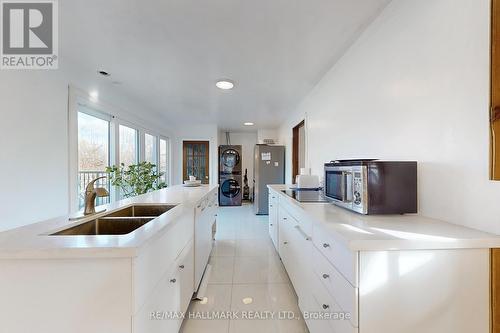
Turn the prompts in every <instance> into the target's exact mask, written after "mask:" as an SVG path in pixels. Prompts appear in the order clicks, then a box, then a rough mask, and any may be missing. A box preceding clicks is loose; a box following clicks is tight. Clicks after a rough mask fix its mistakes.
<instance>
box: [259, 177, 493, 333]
mask: <svg viewBox="0 0 500 333" xmlns="http://www.w3.org/2000/svg"><path fill="white" fill-rule="evenodd" d="M268 188H269V234H270V237H271V239H272V241H273V243H274V244H275V247H276V249H277V250H278V252H279V255H280V257H281V259H282V261H283V264H284V266H285V268H286V270H287V273H288V275H289V277H290V280H291V282H292V284H293V286H294V288H295V291H296V293H297V295H298V298H299V306H300V308H301V310H302V311H303V312H304V313H305V317H306V318H305V319H306V322H307V324H308V327H309V330H310V332H311V333H322V332H336V333H347V332H349V333H380V332H384V333H401V332H405V333H424V332H425V333H443V332H454V333H470V332H478V333H488V332H489V330H490V249H491V248H499V247H500V237H499V236H496V235H492V234H489V233H485V232H481V231H478V230H473V229H470V228H466V227H463V226H459V225H455V224H452V223H448V222H444V221H439V220H435V219H430V218H425V217H422V216H419V215H376V216H366V215H360V214H357V213H353V212H350V211H348V210H345V209H343V208H340V207H337V206H335V205H333V204H330V203H300V202H298V201H296V200H294V199H293V198H291V197H290V196H288V195H286V194H285V193H284V192H283V190H285V189H288V188H289V186H286V185H269V186H268ZM331 314H337V315H338V314H341V316H340V317H342V318H341V319H340V320H339V318H338V317H339V316H337V317H336V318H332V316H331ZM308 315H309V317H308ZM318 316H320V317H322V318H329V319H322V320H316V318H317V317H318Z"/></svg>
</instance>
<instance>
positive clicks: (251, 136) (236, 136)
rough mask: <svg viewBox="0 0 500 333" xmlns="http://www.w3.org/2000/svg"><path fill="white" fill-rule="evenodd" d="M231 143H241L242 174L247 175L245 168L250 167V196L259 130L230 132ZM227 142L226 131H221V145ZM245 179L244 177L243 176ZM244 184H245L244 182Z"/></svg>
mask: <svg viewBox="0 0 500 333" xmlns="http://www.w3.org/2000/svg"><path fill="white" fill-rule="evenodd" d="M230 135H231V144H232V145H241V150H242V154H241V155H242V156H241V159H242V165H241V166H242V170H241V176H242V177H243V176H244V175H245V169H248V186H250V197H251V195H252V190H253V181H252V180H253V162H254V148H255V145H256V144H257V132H230ZM225 144H226V132H225V131H221V132H219V145H225ZM242 179H243V178H242ZM242 186H243V184H242Z"/></svg>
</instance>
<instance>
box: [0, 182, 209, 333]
mask: <svg viewBox="0 0 500 333" xmlns="http://www.w3.org/2000/svg"><path fill="white" fill-rule="evenodd" d="M104 207H105V208H106V211H105V212H102V213H99V214H97V215H94V216H90V217H87V218H85V219H82V220H79V221H69V217H68V216H63V217H59V218H55V219H52V220H48V221H45V222H40V223H36V224H31V225H28V226H25V227H21V228H17V229H14V230H11V231H9V232H5V233H2V235H1V236H0V237H1V238H0V271H1V274H0V294H1V297H0V323H1V327H0V332H9V333H16V332H53V333H59V332H81V333H88V332H93V333H101V332H102V333H115V332H116V333H124V332H143V333H152V332H176V331H177V330H178V329H179V327H180V325H181V323H182V319H181V318H173V319H165V320H151V318H150V315H151V313H153V312H158V311H161V312H170V311H171V312H181V311H185V310H186V309H187V307H188V305H189V302H190V300H191V297H192V295H193V292H194V291H195V290H196V289H197V287H198V284H197V283H195V270H196V267H201V269H204V268H205V266H206V264H207V261H208V255H205V254H206V252H207V249H200V250H198V252H199V253H197V252H196V251H197V248H196V245H195V244H197V243H196V239H195V231H196V230H198V229H200V230H202V231H203V233H204V234H206V235H203V236H206V237H204V238H207V239H211V237H212V234H211V232H212V225H213V223H214V221H215V214H216V207H217V186H216V185H215V186H201V187H198V188H185V187H182V186H173V187H170V188H166V189H162V190H159V191H155V192H151V193H148V194H144V195H141V196H138V197H135V198H131V199H126V200H121V201H118V202H115V203H112V204H109V205H107V206H104ZM158 210H159V211H158ZM155 211H156V214H154V212H155ZM134 212H135V213H136V214H135V215H134ZM162 212H163V213H162ZM155 215H158V216H155ZM134 216H140V217H134ZM127 217H128V218H131V219H132V220H133V221H138V220H141V219H142V220H141V221H142V222H140V223H141V224H140V225H136V226H133V228H135V230H133V231H131V232H128V233H125V232H127V231H120V230H118V231H117V230H116V229H109V228H108V229H109V230H108V231H106V230H104V229H103V230H101V233H103V232H104V233H105V234H99V232H98V231H96V230H90V229H88V230H87V229H85V228H83V227H82V225H83V224H86V223H89V222H90V224H91V223H95V224H96V225H97V224H98V223H99V222H101V223H102V221H104V220H106V221H107V223H113V221H121V220H123V219H124V218H127ZM113 219H115V220H113ZM101 220H102V221H101ZM205 224H206V226H205ZM103 225H104V224H103ZM75 230H76V231H75ZM91 233H97V235H96V234H93V235H91ZM110 233H111V234H110ZM113 233H115V234H113ZM120 233H122V234H120ZM198 235H199V234H197V236H198ZM200 237H201V236H200ZM206 243H207V244H211V242H206ZM210 246H211V245H210ZM208 252H210V249H208ZM201 273H202V272H201Z"/></svg>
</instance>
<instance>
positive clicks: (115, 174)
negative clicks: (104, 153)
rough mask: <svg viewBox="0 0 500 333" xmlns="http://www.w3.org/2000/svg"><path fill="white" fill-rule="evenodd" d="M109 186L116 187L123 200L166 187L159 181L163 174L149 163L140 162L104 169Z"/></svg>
mask: <svg viewBox="0 0 500 333" xmlns="http://www.w3.org/2000/svg"><path fill="white" fill-rule="evenodd" d="M106 172H107V173H108V177H109V180H110V182H111V185H113V186H117V187H118V188H119V189H120V191H121V194H122V195H123V197H124V198H130V197H134V196H137V195H140V194H144V193H148V192H151V191H155V190H159V189H162V188H165V187H167V184H166V183H165V182H163V181H162V180H161V177H162V176H163V175H164V173H163V172H158V171H157V168H156V165H155V164H152V163H150V162H140V163H138V164H132V165H129V166H128V167H125V164H123V163H121V164H120V165H119V166H116V165H113V166H110V167H107V168H106Z"/></svg>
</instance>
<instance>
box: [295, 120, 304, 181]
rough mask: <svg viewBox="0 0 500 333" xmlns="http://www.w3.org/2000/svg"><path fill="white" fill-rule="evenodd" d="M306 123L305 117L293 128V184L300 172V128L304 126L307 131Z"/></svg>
mask: <svg viewBox="0 0 500 333" xmlns="http://www.w3.org/2000/svg"><path fill="white" fill-rule="evenodd" d="M305 125H306V121H305V119H304V120H302V121H301V122H300V123H298V124H297V125H296V126H295V127H294V128H293V129H292V184H295V177H296V176H297V175H298V174H299V130H300V128H301V127H304V132H305V129H306V128H305V127H306V126H305ZM305 148H306V147H304V150H305Z"/></svg>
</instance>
